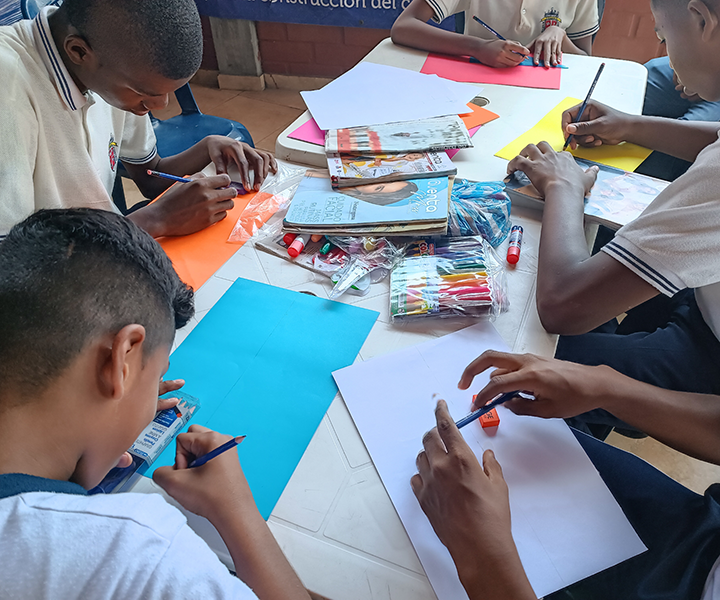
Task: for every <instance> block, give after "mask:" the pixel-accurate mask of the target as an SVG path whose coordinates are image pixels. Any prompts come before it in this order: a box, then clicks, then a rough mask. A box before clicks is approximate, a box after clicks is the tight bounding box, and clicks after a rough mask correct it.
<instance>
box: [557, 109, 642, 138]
mask: <svg viewBox="0 0 720 600" xmlns="http://www.w3.org/2000/svg"><path fill="white" fill-rule="evenodd" d="M581 106H582V105H581V104H577V105H576V106H573V107H572V108H569V109H568V110H566V111H565V112H564V113H563V115H562V130H563V134H564V135H565V136H568V135H569V134H572V139H571V140H570V147H571V148H572V149H573V150H575V149H576V148H577V147H578V146H584V147H590V148H592V147H595V146H602V145H609V146H615V145H617V144H619V143H620V142H624V141H627V136H628V133H629V130H630V127H631V121H632V116H631V115H628V114H625V113H622V112H620V111H619V110H615V109H612V108H610V107H609V106H605V105H604V104H601V103H600V102H597V101H595V100H590V101H589V102H588V103H587V106H586V107H585V110H584V111H583V114H582V117H581V118H580V120H578V114H579V112H580V108H581Z"/></svg>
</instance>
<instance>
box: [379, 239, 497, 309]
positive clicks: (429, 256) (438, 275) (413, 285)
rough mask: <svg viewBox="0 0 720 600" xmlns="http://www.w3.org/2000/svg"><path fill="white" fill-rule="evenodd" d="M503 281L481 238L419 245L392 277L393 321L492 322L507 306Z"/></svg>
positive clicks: (492, 253)
mask: <svg viewBox="0 0 720 600" xmlns="http://www.w3.org/2000/svg"><path fill="white" fill-rule="evenodd" d="M505 279H506V278H505V268H504V267H503V265H502V263H501V261H500V260H499V258H498V257H497V255H496V254H495V251H494V250H493V249H492V247H491V246H490V244H488V243H487V242H486V241H485V240H484V239H483V238H482V237H481V236H473V237H464V238H442V239H439V240H437V239H436V240H431V239H419V240H416V241H414V242H413V243H411V244H410V245H409V246H408V248H407V252H406V255H405V257H404V258H403V259H402V260H401V261H400V262H399V263H398V265H397V266H396V267H395V268H394V269H393V271H392V274H391V276H390V317H391V318H392V320H393V321H396V320H401V319H412V318H420V317H457V316H462V317H473V318H488V319H494V318H495V317H496V316H497V315H498V314H500V313H501V312H504V311H506V310H507V309H508V306H509V303H508V298H507V287H506V281H505Z"/></svg>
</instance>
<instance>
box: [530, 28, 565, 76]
mask: <svg viewBox="0 0 720 600" xmlns="http://www.w3.org/2000/svg"><path fill="white" fill-rule="evenodd" d="M564 40H565V30H564V29H563V28H562V27H558V26H557V25H551V26H550V27H548V28H547V29H545V31H543V32H542V33H541V34H540V35H539V36H537V37H536V38H535V41H534V42H533V43H532V44H530V50H532V53H533V62H534V63H535V64H536V65H539V64H540V59H542V61H543V63H545V68H546V69H547V68H550V66H553V67H555V66H557V65H559V64H560V63H562V45H563V41H564Z"/></svg>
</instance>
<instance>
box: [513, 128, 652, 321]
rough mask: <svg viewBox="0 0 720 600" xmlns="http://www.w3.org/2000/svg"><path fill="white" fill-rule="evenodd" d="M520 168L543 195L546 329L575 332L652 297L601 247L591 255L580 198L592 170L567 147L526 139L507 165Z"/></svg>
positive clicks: (540, 290)
mask: <svg viewBox="0 0 720 600" xmlns="http://www.w3.org/2000/svg"><path fill="white" fill-rule="evenodd" d="M516 170H518V171H523V172H524V173H525V174H526V175H527V176H528V178H529V179H530V181H532V183H533V185H534V186H535V188H536V189H537V190H538V192H540V194H541V196H542V197H543V198H544V199H545V207H544V209H543V227H542V232H541V234H540V252H539V261H538V278H537V282H538V283H537V304H538V314H539V315H540V320H541V322H542V324H543V326H544V327H545V329H546V330H547V331H549V332H551V333H560V334H565V335H577V334H580V333H586V332H588V331H591V330H592V329H594V328H595V327H597V326H598V325H602V324H603V323H605V322H607V321H609V320H610V319H612V318H614V317H616V316H617V315H619V314H622V313H623V312H625V311H627V310H629V309H630V308H633V307H634V306H637V305H639V304H641V303H642V302H644V301H645V300H649V299H650V298H652V297H654V296H656V295H657V294H658V291H657V290H656V289H655V288H654V287H653V286H651V285H650V284H649V283H647V282H646V281H645V280H643V279H642V278H641V277H638V276H637V275H636V274H635V273H633V272H632V271H631V270H630V269H628V268H627V267H625V266H624V265H623V264H622V263H620V262H619V261H617V260H615V259H614V258H612V257H611V256H609V255H608V254H606V253H605V252H598V253H597V254H595V255H593V256H591V255H590V251H589V250H588V246H587V241H586V239H585V231H584V217H583V211H584V197H585V196H586V195H587V194H588V193H589V192H590V190H591V188H592V186H593V184H594V183H595V178H596V175H597V171H596V170H595V169H594V168H592V169H588V170H587V171H585V170H583V169H582V168H581V167H579V166H578V165H577V163H576V162H575V160H574V159H573V157H572V155H571V154H570V153H569V152H555V151H554V150H553V149H552V148H551V147H550V145H549V144H547V143H546V142H540V143H539V144H538V145H537V146H535V145H533V144H531V145H529V146H527V147H526V148H524V149H523V151H522V152H521V153H520V155H519V156H517V157H516V158H514V159H513V160H511V161H510V163H509V164H508V172H509V173H511V172H513V171H516Z"/></svg>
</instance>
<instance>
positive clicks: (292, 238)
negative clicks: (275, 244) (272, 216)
mask: <svg viewBox="0 0 720 600" xmlns="http://www.w3.org/2000/svg"><path fill="white" fill-rule="evenodd" d="M296 237H297V233H286V234H285V236H284V237H283V243H284V244H285V245H286V246H289V245H290V244H292V243H293V242H294V241H295V238H296Z"/></svg>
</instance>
